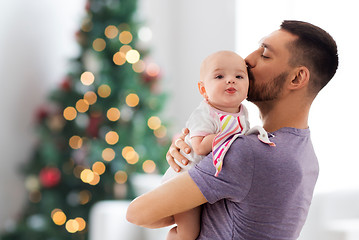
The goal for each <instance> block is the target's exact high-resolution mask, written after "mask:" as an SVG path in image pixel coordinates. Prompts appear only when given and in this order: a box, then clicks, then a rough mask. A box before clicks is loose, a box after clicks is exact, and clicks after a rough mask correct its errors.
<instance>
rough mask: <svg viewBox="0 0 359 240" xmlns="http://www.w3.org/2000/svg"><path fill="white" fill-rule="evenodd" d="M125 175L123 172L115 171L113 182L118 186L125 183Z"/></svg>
mask: <svg viewBox="0 0 359 240" xmlns="http://www.w3.org/2000/svg"><path fill="white" fill-rule="evenodd" d="M127 178H128V176H127V173H126V172H125V171H117V172H116V173H115V181H116V182H117V183H118V184H124V183H126V182H127Z"/></svg>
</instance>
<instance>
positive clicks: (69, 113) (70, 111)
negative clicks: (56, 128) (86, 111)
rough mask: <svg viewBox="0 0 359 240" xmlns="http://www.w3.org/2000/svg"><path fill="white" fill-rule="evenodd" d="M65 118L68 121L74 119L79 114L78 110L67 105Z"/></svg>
mask: <svg viewBox="0 0 359 240" xmlns="http://www.w3.org/2000/svg"><path fill="white" fill-rule="evenodd" d="M63 115H64V118H65V119H66V120H68V121H71V120H74V119H75V118H76V116H77V111H76V109H75V108H74V107H67V108H65V110H64V113H63Z"/></svg>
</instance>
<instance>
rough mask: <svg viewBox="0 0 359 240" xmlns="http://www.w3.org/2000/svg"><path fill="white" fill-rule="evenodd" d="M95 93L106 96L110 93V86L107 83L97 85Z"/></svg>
mask: <svg viewBox="0 0 359 240" xmlns="http://www.w3.org/2000/svg"><path fill="white" fill-rule="evenodd" d="M97 93H98V95H99V96H100V97H102V98H107V97H108V96H110V95H111V88H110V86H109V85H107V84H102V85H101V86H99V87H98V89H97Z"/></svg>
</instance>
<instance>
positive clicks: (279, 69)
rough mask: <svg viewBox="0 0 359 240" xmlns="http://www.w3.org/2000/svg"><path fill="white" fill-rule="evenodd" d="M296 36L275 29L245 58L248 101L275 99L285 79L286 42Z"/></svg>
mask: <svg viewBox="0 0 359 240" xmlns="http://www.w3.org/2000/svg"><path fill="white" fill-rule="evenodd" d="M295 39H296V36H294V35H292V34H290V33H288V32H286V31H283V30H277V31H275V32H273V33H272V34H270V35H269V36H267V37H265V38H263V39H262V41H261V42H260V47H259V48H258V49H257V50H255V51H254V52H253V53H251V54H250V55H249V56H248V57H247V58H246V59H245V61H246V63H247V65H248V75H249V91H248V101H251V102H263V101H272V100H276V99H277V98H278V97H279V96H280V93H281V91H282V88H283V86H284V83H285V81H286V80H287V77H288V74H289V70H290V67H289V65H288V62H289V58H290V52H289V50H288V48H287V44H288V43H289V42H291V41H294V40H295Z"/></svg>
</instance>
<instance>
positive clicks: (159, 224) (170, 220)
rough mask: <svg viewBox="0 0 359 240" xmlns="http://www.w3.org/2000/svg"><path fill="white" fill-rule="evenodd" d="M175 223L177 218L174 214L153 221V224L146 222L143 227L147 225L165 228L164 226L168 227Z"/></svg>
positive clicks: (147, 226) (148, 226)
mask: <svg viewBox="0 0 359 240" xmlns="http://www.w3.org/2000/svg"><path fill="white" fill-rule="evenodd" d="M173 224H175V219H174V217H173V216H169V217H166V218H163V219H161V220H159V221H157V222H154V223H151V224H145V225H143V226H142V227H146V228H163V227H168V226H171V225H173Z"/></svg>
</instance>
